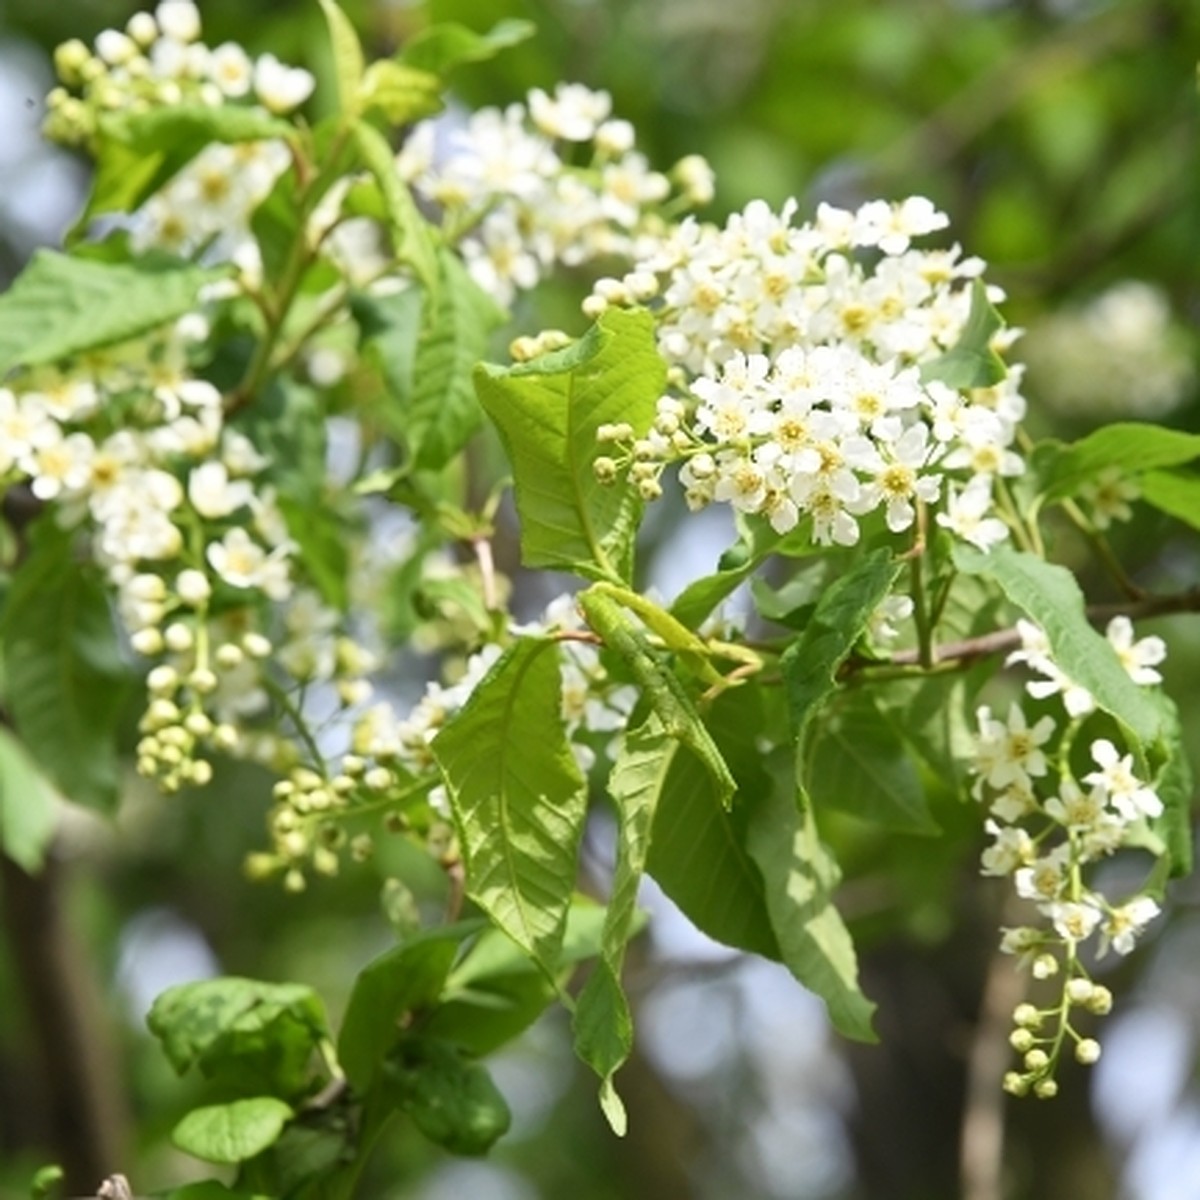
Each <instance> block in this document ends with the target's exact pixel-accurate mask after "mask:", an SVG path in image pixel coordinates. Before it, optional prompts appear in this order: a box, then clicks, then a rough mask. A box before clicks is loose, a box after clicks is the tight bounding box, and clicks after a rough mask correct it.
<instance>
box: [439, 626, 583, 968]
mask: <svg viewBox="0 0 1200 1200" xmlns="http://www.w3.org/2000/svg"><path fill="white" fill-rule="evenodd" d="M561 694H562V684H561V679H560V672H559V664H558V650H557V644H556V643H555V642H554V641H549V640H544V639H541V638H521V639H519V640H518V641H516V642H514V643H513V645H512V646H511V647H509V649H508V650H507V651H505V653H504V655H503V656H502V657H501V658H500V659H499V661H497V663H496V664H495V666H493V668H492V669H491V671H490V672H489V673H488V675H487V676H486V678H485V679H484V680H483V681H482V682H481V683H480V684H479V685H478V686H477V687H476V689H475V691H474V692H473V693H472V695H471V698H470V699H469V700H468V701H467V703H466V704H465V705H464V707H463V708H462V710H461V711H460V712H459V713H458V714H457V715H456V716H455V717H454V718H453V719H451V720H450V721H449V722H448V723H447V724H446V726H445V728H443V729H442V731H441V732H440V733H439V734H438V735H437V737H436V738H434V740H433V743H432V750H433V754H434V757H435V758H436V759H437V761H438V765H439V766H440V767H441V769H442V774H443V775H444V777H445V779H446V784H447V788H448V791H449V793H450V803H451V808H452V809H453V812H454V822H455V826H456V827H457V829H458V835H459V842H460V844H461V846H462V852H463V864H464V866H465V867H466V874H467V892H468V894H469V895H470V897H471V899H472V900H474V901H475V902H476V903H477V904H478V905H479V906H480V907H481V908H482V909H483V910H484V911H485V912H486V913H488V915H489V916H490V917H491V918H492V919H493V920H494V921H495V922H496V924H497V925H499V926H500V928H501V929H503V930H504V931H505V932H506V933H507V934H508V935H509V936H510V937H511V938H512V939H513V941H515V942H516V943H517V945H519V946H520V947H521V948H522V949H523V950H525V951H526V953H528V954H530V955H531V956H532V957H533V958H535V959H536V960H537V961H538V963H539V964H540V965H541V967H542V969H543V970H544V971H545V972H546V973H547V975H552V974H553V971H554V969H555V965H556V963H557V961H558V953H559V948H560V946H561V944H562V936H563V928H564V925H565V922H566V917H567V910H568V908H569V906H570V902H571V894H572V892H573V891H574V889H575V874H576V857H577V851H578V846H579V838H580V835H581V834H582V832H583V823H584V819H585V817H586V812H587V788H586V785H585V781H584V778H583V776H582V774H581V773H580V770H579V766H578V764H577V763H576V762H575V758H574V756H573V755H572V753H571V747H570V743H569V742H568V740H567V736H566V732H565V730H564V728H563V722H562V716H561V711H560V704H561Z"/></svg>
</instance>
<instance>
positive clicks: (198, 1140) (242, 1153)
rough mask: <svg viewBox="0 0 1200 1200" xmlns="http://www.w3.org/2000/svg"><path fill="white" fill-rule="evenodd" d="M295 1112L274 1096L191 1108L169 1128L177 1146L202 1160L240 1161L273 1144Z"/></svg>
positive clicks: (215, 1161) (172, 1139) (218, 1161)
mask: <svg viewBox="0 0 1200 1200" xmlns="http://www.w3.org/2000/svg"><path fill="white" fill-rule="evenodd" d="M293 1116H295V1114H294V1113H293V1112H292V1109H291V1107H290V1106H289V1105H287V1104H285V1103H284V1102H283V1101H282V1100H280V1099H278V1098H277V1097H275V1096H254V1097H252V1098H250V1099H248V1100H234V1101H233V1102H232V1103H230V1104H210V1105H207V1106H205V1107H204V1108H194V1109H192V1111H191V1112H190V1113H188V1115H187V1116H186V1117H184V1118H183V1120H182V1121H180V1122H179V1124H178V1125H176V1126H175V1128H174V1129H173V1130H172V1132H171V1141H173V1142H174V1143H175V1145H176V1146H178V1147H179V1149H180V1150H184V1151H186V1152H187V1153H188V1154H194V1155H195V1156H196V1157H197V1158H203V1159H204V1160H205V1161H206V1162H214V1163H230V1164H231V1163H240V1162H245V1161H246V1160H247V1159H248V1158H253V1157H254V1156H255V1155H257V1154H261V1153H262V1152H263V1151H264V1150H266V1149H267V1148H268V1147H269V1146H272V1145H274V1144H275V1142H276V1140H277V1139H278V1138H279V1135H280V1134H281V1133H282V1132H283V1129H284V1126H285V1125H286V1124H287V1123H288V1122H289V1121H290V1120H291V1119H292V1117H293Z"/></svg>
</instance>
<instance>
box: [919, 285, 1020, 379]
mask: <svg viewBox="0 0 1200 1200" xmlns="http://www.w3.org/2000/svg"><path fill="white" fill-rule="evenodd" d="M1003 328H1004V320H1003V318H1002V317H1001V316H1000V314H999V313H998V312H997V311H996V309H995V307H994V306H993V305H992V302H991V301H990V300H989V299H988V295H987V287H986V286H985V285H984V283H983V281H982V280H980V279H976V280H975V281H974V282H973V283H972V285H971V311H970V312H969V313H968V314H967V323H966V324H965V325H964V326H963V331H962V333H961V334H960V335H959V339H958V341H957V342H956V343H955V345H954V346H952V347H951V348H950V349H949V350H947V351H946V353H945V354H940V355H938V357H937V358H934V359H930V360H929V361H928V362H924V363H922V364H921V379H922V380H923V381H924V382H929V381H930V380H937V381H938V382H940V383H944V384H946V385H947V386H949V387H952V388H977V387H992V386H993V385H994V384H997V383H999V382H1000V381H1001V380H1002V379H1003V378H1004V377H1005V375H1007V374H1008V370H1007V368H1006V367H1005V365H1004V360H1003V359H1002V358H1001V357H1000V355H999V354H997V353H996V351H995V350H993V349H992V339H993V338H994V337H995V336H996V334H997V333H999V332H1000V330H1001V329H1003Z"/></svg>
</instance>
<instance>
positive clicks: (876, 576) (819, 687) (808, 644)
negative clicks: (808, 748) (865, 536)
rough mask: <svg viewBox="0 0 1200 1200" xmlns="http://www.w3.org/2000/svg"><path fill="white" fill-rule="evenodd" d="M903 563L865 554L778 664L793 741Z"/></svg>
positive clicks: (882, 553)
mask: <svg viewBox="0 0 1200 1200" xmlns="http://www.w3.org/2000/svg"><path fill="white" fill-rule="evenodd" d="M899 572H900V564H899V563H897V562H896V561H895V560H894V559H893V558H892V554H891V551H889V550H888V549H886V548H884V547H881V548H880V549H878V550H872V551H871V552H870V553H869V554H866V555H864V556H863V557H862V558H860V559H859V560H858V562H857V563H855V564H854V566H853V567H851V568H850V570H848V571H847V572H846V573H845V574H844V575H842V576H841V577H840V578H838V579H837V580H835V582H834V583H832V584H831V585H830V586H829V588H828V589H827V590H826V591H825V592H824V594H823V595H822V596H821V599H820V600H819V601H818V602H817V606H816V609H815V610H814V612H813V616H812V620H811V621H810V622H809V624H808V625H807V626H806V627H805V630H804V632H803V633H802V634H801V635H800V636H799V637H798V638H796V640H795V641H794V642H792V644H791V645H790V646H788V648H787V650H785V651H784V653H783V657H782V659H781V660H780V669H781V670H782V672H783V678H784V683H785V685H786V687H787V698H788V715H789V720H790V722H791V727H792V736H793V738H794V739H795V741H796V743H797V745H798V746H799V745H800V744H801V740H802V738H803V735H804V731H805V729H806V727H807V725H808V722H809V721H810V720H811V718H812V716H813V714H814V713H815V712H816V711H817V710H818V709H819V708H820V706H821V705H822V704H824V703H825V701H826V700H827V699H828V698H829V697H830V696H831V695H833V693H834V692H835V691H836V689H837V686H838V683H837V671H838V668H839V667H840V666H841V665H842V663H844V662H845V661H846V659H847V658H848V657H849V655H850V651H851V650H853V649H854V645H855V643H856V642H857V641H858V639H859V638H860V637H862V635H863V632H864V631H865V630H866V628H867V625H868V622H869V621H870V619H871V615H872V613H874V611H875V610H876V608H878V607H879V605H880V604H881V603H882V602H883V600H884V599H885V598H886V596H887V594H888V592H889V591H891V587H892V583H893V582H894V581H895V578H896V576H897V575H898V574H899Z"/></svg>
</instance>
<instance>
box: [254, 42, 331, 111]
mask: <svg viewBox="0 0 1200 1200" xmlns="http://www.w3.org/2000/svg"><path fill="white" fill-rule="evenodd" d="M316 82H317V81H316V80H315V79H314V78H313V76H312V73H311V72H309V71H306V70H305V69H304V68H303V67H289V66H286V65H285V64H284V63H281V62H280V61H279V59H277V58H276V57H275V55H273V54H263V55H261V56H260V57H259V59H258V61H257V62H256V63H255V64H254V94H255V95H256V96H257V97H258V98H259V100H260V101H261V102H262V103H263V105H264V106H265V107H266V108H269V109H270V110H271V112H273V113H280V114H282V113H289V112H291V111H292V110H293V109H295V108H298V107H299V106H300V105H301V104H303V103H304V101H305V100H307V99H308V98H309V96H311V95H312V91H313V88H314V87H315V86H316Z"/></svg>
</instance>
